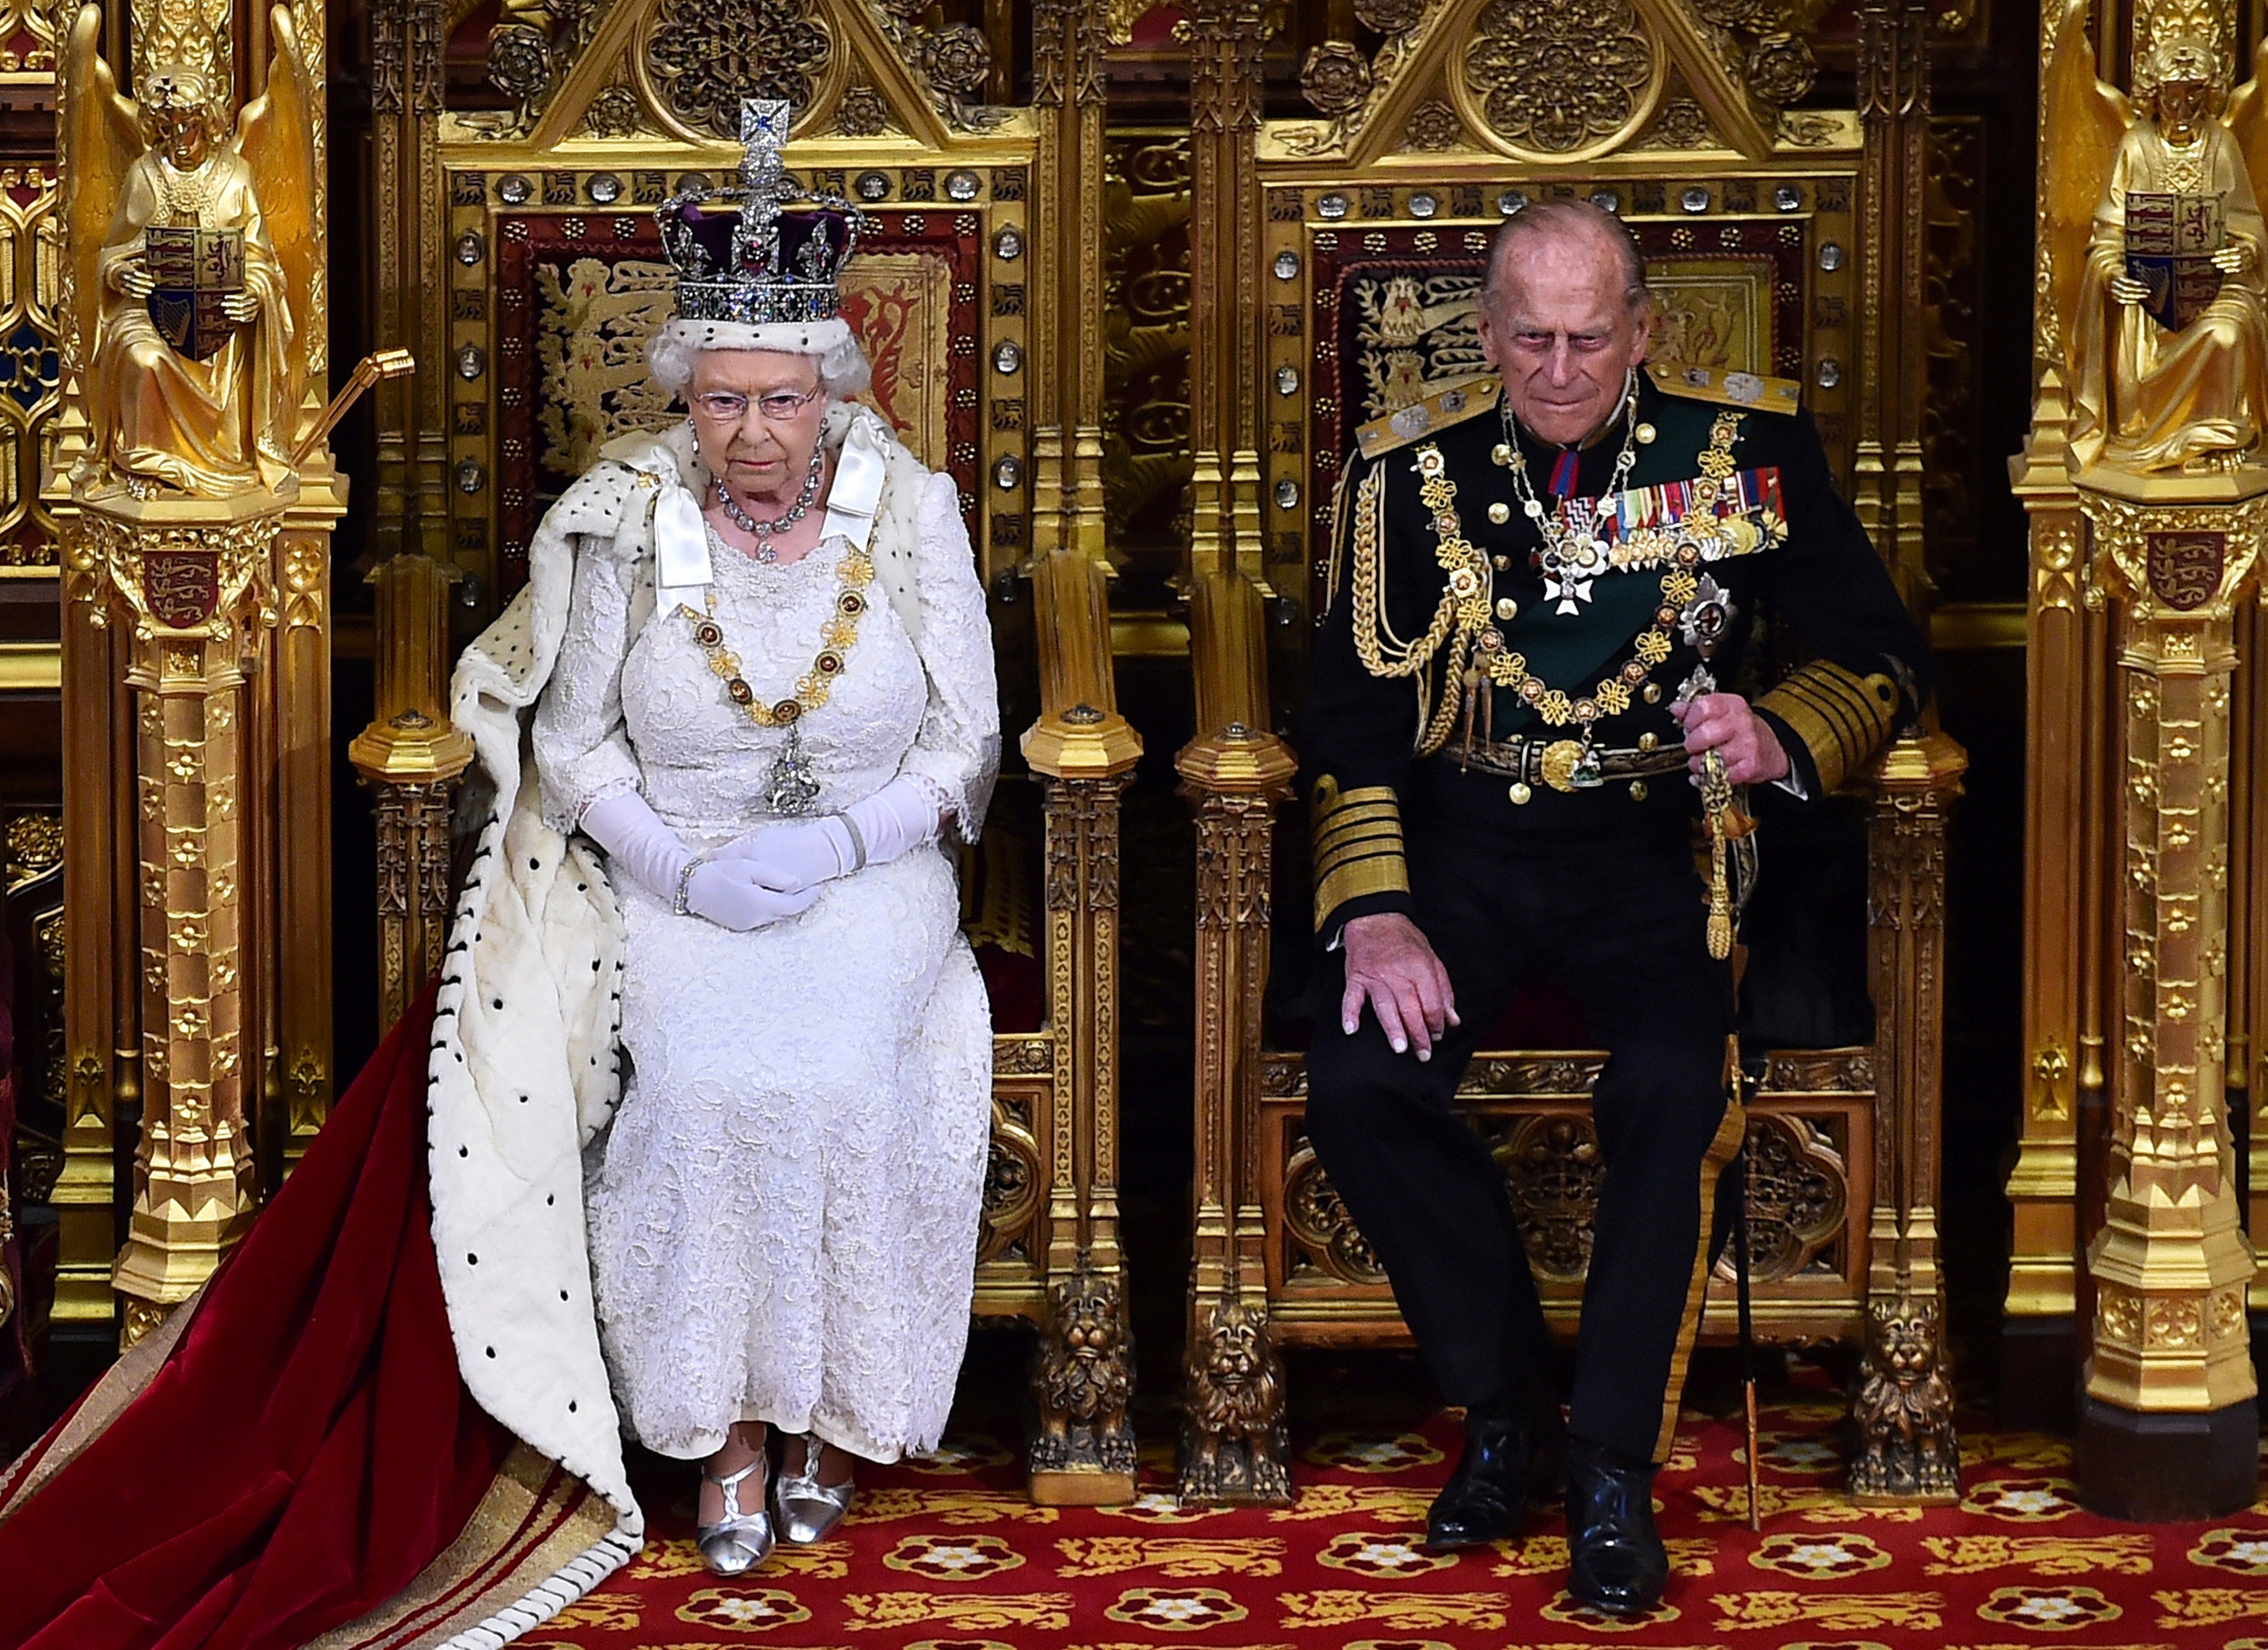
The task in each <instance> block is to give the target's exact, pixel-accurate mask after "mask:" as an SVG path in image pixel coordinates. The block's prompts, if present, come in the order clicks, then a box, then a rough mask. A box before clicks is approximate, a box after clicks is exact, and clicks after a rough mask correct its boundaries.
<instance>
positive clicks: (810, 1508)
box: [772, 1433, 857, 1547]
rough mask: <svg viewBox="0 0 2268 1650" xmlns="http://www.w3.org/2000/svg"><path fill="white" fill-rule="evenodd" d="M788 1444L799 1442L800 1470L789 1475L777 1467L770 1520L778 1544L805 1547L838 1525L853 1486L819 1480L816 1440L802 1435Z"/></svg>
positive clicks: (822, 1537) (782, 1468) (821, 1539)
mask: <svg viewBox="0 0 2268 1650" xmlns="http://www.w3.org/2000/svg"><path fill="white" fill-rule="evenodd" d="M788 1441H791V1442H794V1441H800V1442H801V1443H802V1445H803V1470H802V1471H800V1472H790V1471H789V1470H787V1468H786V1466H785V1465H784V1464H783V1465H782V1466H781V1468H780V1470H779V1476H778V1477H776V1478H774V1479H773V1480H772V1518H773V1520H774V1521H775V1522H776V1523H777V1525H778V1527H779V1536H780V1539H781V1540H782V1541H792V1542H793V1543H796V1544H797V1545H798V1546H806V1547H807V1546H809V1545H810V1544H811V1543H813V1542H815V1541H824V1540H826V1539H827V1532H828V1531H829V1530H831V1529H833V1528H835V1527H836V1525H837V1524H838V1523H840V1522H842V1521H843V1514H845V1513H847V1512H849V1511H850V1510H851V1491H852V1490H853V1489H855V1488H856V1487H857V1486H856V1485H855V1484H821V1482H820V1481H819V1458H820V1444H819V1440H817V1439H815V1438H813V1437H812V1436H810V1435H809V1434H808V1433H806V1434H805V1435H804V1436H803V1437H802V1439H801V1440H792V1439H791V1440H788Z"/></svg>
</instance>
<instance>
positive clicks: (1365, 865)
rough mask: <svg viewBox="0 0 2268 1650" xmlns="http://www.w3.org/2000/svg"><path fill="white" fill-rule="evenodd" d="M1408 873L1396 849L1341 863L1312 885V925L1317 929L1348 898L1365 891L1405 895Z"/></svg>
mask: <svg viewBox="0 0 2268 1650" xmlns="http://www.w3.org/2000/svg"><path fill="white" fill-rule="evenodd" d="M1408 892H1410V872H1409V867H1408V866H1407V865H1406V864H1405V863H1404V862H1403V858H1402V855H1401V854H1400V853H1399V852H1398V851H1397V852H1395V853H1392V854H1373V855H1371V856H1369V857H1368V858H1362V859H1357V860H1354V861H1351V863H1349V864H1347V865H1344V866H1340V867H1339V868H1338V869H1337V870H1336V871H1334V872H1332V873H1330V874H1329V876H1327V877H1324V878H1322V880H1319V881H1318V882H1316V884H1315V926H1316V928H1317V929H1318V930H1320V929H1321V928H1322V925H1323V924H1325V923H1326V922H1328V921H1329V920H1330V915H1331V913H1332V912H1333V911H1335V910H1338V908H1339V907H1340V906H1342V905H1344V904H1345V903H1346V902H1348V901H1349V900H1359V899H1360V898H1362V897H1363V896H1364V895H1366V894H1407V893H1408Z"/></svg>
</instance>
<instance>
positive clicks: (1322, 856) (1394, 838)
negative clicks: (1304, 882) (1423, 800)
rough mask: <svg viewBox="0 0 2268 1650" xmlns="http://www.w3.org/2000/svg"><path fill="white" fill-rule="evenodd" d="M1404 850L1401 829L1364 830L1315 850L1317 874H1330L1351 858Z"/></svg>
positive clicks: (1366, 857) (1321, 875) (1323, 875)
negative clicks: (1357, 834)
mask: <svg viewBox="0 0 2268 1650" xmlns="http://www.w3.org/2000/svg"><path fill="white" fill-rule="evenodd" d="M1401 852H1402V833H1401V831H1400V830H1399V829H1392V830H1373V831H1364V832H1362V833H1361V834H1360V835H1359V836H1348V837H1344V838H1341V839H1339V840H1337V841H1335V842H1333V843H1331V844H1330V846H1329V847H1328V848H1320V849H1317V850H1316V851H1315V874H1316V875H1317V876H1318V877H1325V876H1329V874H1330V873H1332V872H1334V871H1336V870H1337V869H1338V868H1339V867H1340V866H1343V865H1344V864H1346V862H1347V861H1348V860H1350V859H1368V858H1372V857H1373V856H1374V855H1377V854H1394V855H1396V856H1399V855H1400V854H1401Z"/></svg>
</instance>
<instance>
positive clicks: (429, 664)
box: [347, 554, 473, 1035]
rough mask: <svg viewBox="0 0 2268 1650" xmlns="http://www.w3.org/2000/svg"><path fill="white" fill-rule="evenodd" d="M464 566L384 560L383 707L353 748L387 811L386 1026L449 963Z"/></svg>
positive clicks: (463, 737) (383, 900) (464, 746)
mask: <svg viewBox="0 0 2268 1650" xmlns="http://www.w3.org/2000/svg"><path fill="white" fill-rule="evenodd" d="M454 578H455V574H454V572H453V570H451V569H449V568H446V567H444V566H442V565H441V564H439V563H438V562H435V561H433V560H431V558H430V557H427V556H419V555H415V554H406V555H401V556H394V558H392V559H391V560H389V561H387V562H383V563H381V564H379V566H378V568H377V569H376V571H373V572H372V574H371V576H370V582H371V583H372V585H373V586H376V587H377V608H378V612H377V636H378V659H377V664H378V671H377V675H378V682H377V689H378V691H377V707H376V708H377V715H376V716H375V717H373V718H372V721H371V725H370V726H368V727H366V728H365V729H364V730H363V731H362V733H359V734H358V735H357V736H356V739H355V741H354V743H353V744H352V745H350V746H349V747H348V748H347V755H348V758H349V760H350V761H351V762H353V763H354V765H355V771H356V772H357V774H359V775H361V776H362V781H363V783H364V784H366V785H368V786H369V787H370V789H371V792H372V799H373V800H374V802H375V804H376V808H377V813H378V994H379V1010H378V1021H379V1033H380V1035H383V1034H384V1033H385V1032H386V1031H387V1030H389V1029H391V1028H392V1027H393V1025H394V1021H395V1020H399V1019H401V1015H402V1012H403V1011H404V1010H405V1009H407V1008H408V1007H409V1004H410V1002H411V1001H412V1000H413V999H414V998H416V995H417V993H418V992H419V991H421V990H422V989H423V986H424V983H425V980H426V978H427V976H430V975H431V973H432V972H433V971H434V970H435V969H438V968H439V967H440V966H441V948H442V946H443V944H444V942H445V941H446V939H447V937H448V926H449V807H450V804H451V803H452V802H453V800H454V799H455V797H456V792H457V782H458V779H459V777H460V776H461V775H462V774H463V773H464V771H465V768H466V766H467V764H468V763H469V762H471V761H472V758H473V741H472V740H471V738H470V737H469V736H468V735H467V734H466V733H464V732H463V730H461V729H460V728H459V727H457V726H455V725H454V724H453V723H452V722H451V721H450V720H449V709H448V704H447V702H446V701H447V679H446V672H447V669H448V661H449V589H450V586H451V585H452V583H453V582H454Z"/></svg>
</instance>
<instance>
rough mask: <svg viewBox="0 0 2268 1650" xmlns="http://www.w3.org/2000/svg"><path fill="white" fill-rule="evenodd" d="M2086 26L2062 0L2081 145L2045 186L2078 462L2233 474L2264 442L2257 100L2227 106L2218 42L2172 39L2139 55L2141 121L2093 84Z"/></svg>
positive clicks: (2072, 116) (2267, 389)
mask: <svg viewBox="0 0 2268 1650" xmlns="http://www.w3.org/2000/svg"><path fill="white" fill-rule="evenodd" d="M2086 12H2087V7H2086V4H2085V0H2066V8H2065V17H2064V26H2063V29H2062V35H2063V39H2062V41H2061V42H2060V44H2059V47H2058V51H2057V54H2056V59H2055V63H2054V67H2053V69H2052V70H2051V77H2052V79H2051V85H2050V88H2049V96H2050V98H2051V100H2053V101H2054V102H2055V104H2056V105H2057V106H2058V107H2059V108H2060V109H2061V110H2062V111H2063V116H2062V124H2061V129H2064V130H2066V131H2068V132H2070V133H2072V134H2073V136H2074V137H2078V138H2080V141H2077V142H2075V143H2074V144H2072V146H2071V149H2070V150H2069V151H2067V152H2068V153H2069V155H2070V158H2069V159H2068V160H2066V161H2065V162H2064V163H2063V164H2061V165H2059V166H2057V167H2055V168H2053V170H2052V172H2051V177H2050V180H2049V189H2050V194H2051V208H2050V217H2051V224H2050V232H2051V237H2053V238H2054V241H2055V244H2054V245H2053V246H2052V249H2051V257H2052V261H2053V267H2054V270H2055V276H2056V286H2057V291H2058V298H2060V299H2062V300H2063V305H2064V315H2063V318H2062V319H2063V320H2064V322H2065V326H2066V332H2065V337H2066V343H2067V347H2068V351H2069V354H2068V361H2069V365H2070V371H2071V375H2072V379H2071V387H2072V400H2073V415H2074V417H2073V429H2072V450H2073V455H2074V457H2075V458H2076V459H2077V460H2079V462H2080V465H2082V466H2087V465H2092V464H2095V463H2097V462H2101V463H2103V464H2106V465H2110V466H2112V467H2115V468H2120V469H2125V470H2131V471H2141V472H2156V471H2166V470H2186V471H2189V472H2191V473H2193V474H2197V473H2210V472H2215V471H2227V470H2233V469H2235V468H2239V467H2241V466H2242V465H2243V464H2244V463H2246V462H2248V461H2250V460H2257V458H2258V457H2259V455H2260V447H2261V439H2262V436H2263V433H2264V431H2268V225H2264V224H2263V222H2262V218H2261V214H2260V208H2259V204H2258V203H2257V200H2256V198H2255V196H2254V194H2253V188H2252V180H2251V175H2250V173H2251V168H2250V165H2249V164H2248V158H2249V156H2250V153H2251V151H2253V149H2254V147H2255V144H2256V143H2257V141H2258V137H2259V134H2258V132H2257V130H2256V129H2257V128H2258V127H2259V126H2260V125H2261V124H2262V121H2261V114H2262V110H2261V107H2260V106H2261V90H2260V85H2259V82H2258V80H2257V77H2256V79H2255V80H2254V81H2253V82H2251V83H2249V84H2247V85H2245V86H2243V87H2242V88H2240V89H2239V90H2238V92H2236V93H2235V96H2234V97H2231V96H2230V94H2229V90H2228V83H2229V71H2228V62H2227V60H2226V57H2225V55H2224V54H2223V53H2222V52H2221V51H2220V50H2219V49H2218V48H2216V47H2215V45H2214V44H2213V42H2212V41H2207V40H2204V39H2201V38H2199V37H2198V36H2195V35H2187V34H2173V35H2166V36H2161V37H2160V38H2159V39H2157V40H2155V41H2153V42H2152V43H2151V44H2150V46H2149V47H2148V48H2147V51H2146V52H2145V53H2144V54H2143V55H2142V58H2141V61H2140V63H2139V65H2138V68H2137V73H2136V81H2137V87H2136V94H2135V97H2134V99H2133V100H2132V105H2131V106H2130V104H2129V102H2128V100H2127V99H2125V98H2124V97H2123V96H2121V95H2120V94H2119V93H2118V92H2117V91H2116V90H2115V89H2114V88H2112V87H2110V86H2108V85H2104V84H2102V82H2101V81H2099V80H2097V79H2096V78H2095V63H2094V55H2093V52H2092V49H2091V47H2090V46H2089V45H2088V41H2087V40H2086V34H2085V20H2086ZM2224 108H2225V109H2226V114H2224ZM2081 134H2085V135H2086V136H2084V137H2080V135H2081ZM2082 237H2083V239H2082Z"/></svg>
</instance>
